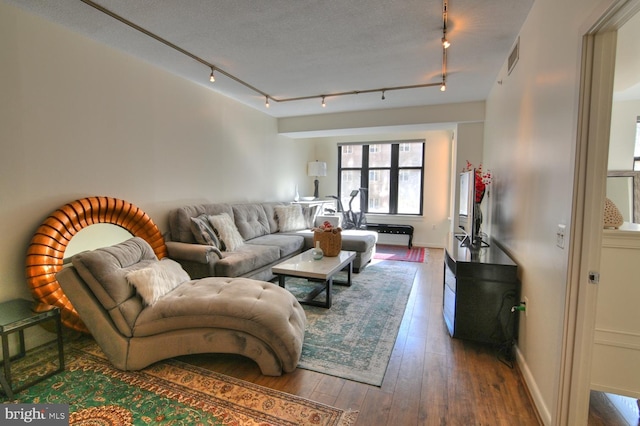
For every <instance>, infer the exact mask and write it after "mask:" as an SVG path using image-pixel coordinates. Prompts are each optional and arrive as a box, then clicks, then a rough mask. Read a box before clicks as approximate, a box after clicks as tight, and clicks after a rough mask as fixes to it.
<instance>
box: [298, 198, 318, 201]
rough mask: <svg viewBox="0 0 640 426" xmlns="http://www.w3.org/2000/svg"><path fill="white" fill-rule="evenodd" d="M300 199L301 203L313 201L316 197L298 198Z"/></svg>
mask: <svg viewBox="0 0 640 426" xmlns="http://www.w3.org/2000/svg"><path fill="white" fill-rule="evenodd" d="M300 199H301V200H302V201H313V200H315V199H316V197H300Z"/></svg>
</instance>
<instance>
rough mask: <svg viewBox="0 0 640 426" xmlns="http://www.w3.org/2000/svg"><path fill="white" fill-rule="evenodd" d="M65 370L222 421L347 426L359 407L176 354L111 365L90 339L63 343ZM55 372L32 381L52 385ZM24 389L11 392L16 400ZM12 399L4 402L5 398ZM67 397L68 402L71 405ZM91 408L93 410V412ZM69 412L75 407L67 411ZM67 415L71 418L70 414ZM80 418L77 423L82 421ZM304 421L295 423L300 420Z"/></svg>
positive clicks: (96, 409) (106, 407)
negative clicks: (125, 367) (141, 364)
mask: <svg viewBox="0 0 640 426" xmlns="http://www.w3.org/2000/svg"><path fill="white" fill-rule="evenodd" d="M65 363H66V369H65V372H62V373H59V374H65V373H68V372H74V371H85V372H86V371H90V372H94V373H97V374H102V375H104V376H107V377H111V378H114V379H117V380H118V381H120V382H122V383H125V384H127V385H129V386H132V387H137V388H140V389H142V390H145V391H148V392H151V393H153V394H155V395H158V396H161V397H165V398H168V399H171V400H174V401H177V402H179V403H181V404H184V405H186V406H189V407H191V408H193V409H196V410H200V411H201V412H205V413H209V414H210V415H212V416H214V417H215V418H216V419H217V420H220V421H221V422H222V423H223V424H225V425H227V424H228V425H256V426H257V425H260V426H265V425H274V426H293V425H299V424H310V425H311V424H312V425H327V426H351V425H353V424H354V423H355V420H356V419H357V415H358V412H357V411H352V410H343V409H340V408H336V407H332V406H329V405H326V404H322V403H319V402H315V401H313V400H310V399H307V398H303V397H300V396H297V395H292V394H288V393H285V392H282V391H278V390H275V389H271V388H268V387H264V386H260V385H257V384H254V383H251V382H247V381H244V380H241V379H237V378H234V377H230V376H227V375H224V374H221V373H217V372H215V371H211V370H207V369H205V368H202V367H198V366H195V365H191V364H188V363H185V362H183V361H180V360H176V359H168V360H165V361H161V362H158V363H155V364H153V365H151V366H149V367H147V368H145V369H143V370H139V371H122V370H118V369H116V368H115V367H113V366H112V365H111V363H110V362H109V361H108V360H107V359H106V358H105V356H104V354H103V353H102V351H101V350H100V348H99V347H98V346H97V344H96V343H95V341H93V340H87V341H85V342H81V343H77V342H73V343H71V344H67V345H66V347H65ZM56 376H57V375H55V376H53V377H50V378H49V379H46V380H45V381H43V382H41V383H40V384H38V385H35V386H46V385H47V384H50V386H53V387H55V386H56V383H57V380H56ZM28 392H29V389H27V390H25V391H22V392H20V393H19V394H17V395H16V399H15V401H18V402H20V401H21V397H22V398H24V397H25V394H27V393H28ZM7 402H11V401H5V403H7ZM72 404H73V402H71V404H70V405H72ZM114 408H116V409H117V408H118V406H114V405H109V401H105V404H104V406H102V407H86V408H82V407H79V409H78V410H75V413H77V416H76V418H78V420H82V421H86V420H87V419H86V418H83V417H84V416H85V415H93V414H98V412H100V410H101V409H102V410H103V411H104V410H106V411H109V410H113V409H114ZM92 411H94V412H92ZM71 412H72V414H73V413H74V410H71ZM71 418H74V416H73V415H72V416H71ZM82 421H80V423H82ZM301 421H302V422H303V423H300V422H301Z"/></svg>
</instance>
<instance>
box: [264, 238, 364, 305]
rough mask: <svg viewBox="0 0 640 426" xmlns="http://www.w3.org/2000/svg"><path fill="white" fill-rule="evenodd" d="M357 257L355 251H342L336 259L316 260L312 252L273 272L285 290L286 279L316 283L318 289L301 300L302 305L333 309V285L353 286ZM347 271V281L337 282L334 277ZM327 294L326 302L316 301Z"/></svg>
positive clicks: (281, 265) (275, 268) (296, 257)
mask: <svg viewBox="0 0 640 426" xmlns="http://www.w3.org/2000/svg"><path fill="white" fill-rule="evenodd" d="M355 257H356V252H354V251H341V252H340V254H338V256H335V257H327V256H325V257H323V258H322V259H320V260H314V259H313V257H312V256H311V250H307V251H305V252H304V253H300V254H299V255H297V256H294V257H292V258H290V259H287V260H285V261H284V262H281V263H279V264H277V265H276V266H274V267H273V268H272V271H273V273H274V274H276V275H278V284H279V285H280V287H282V288H285V280H286V277H298V278H306V279H307V281H309V282H314V283H316V284H317V285H316V287H315V288H314V289H313V291H311V292H310V293H309V294H308V295H307V296H306V297H305V298H304V299H302V300H299V302H300V303H304V304H307V305H314V306H320V307H323V308H330V307H331V289H332V287H333V284H338V285H346V286H350V285H351V274H352V273H353V259H355ZM345 268H346V269H347V281H335V280H334V279H333V276H334V275H335V274H337V273H338V272H340V271H342V270H343V269H345ZM323 291H324V292H325V300H324V302H320V301H316V300H314V299H315V297H316V296H318V295H319V294H320V293H322V292H323Z"/></svg>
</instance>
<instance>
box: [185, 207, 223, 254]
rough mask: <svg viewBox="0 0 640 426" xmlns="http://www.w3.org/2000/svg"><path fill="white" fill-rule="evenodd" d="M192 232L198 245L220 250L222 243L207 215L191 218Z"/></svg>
mask: <svg viewBox="0 0 640 426" xmlns="http://www.w3.org/2000/svg"><path fill="white" fill-rule="evenodd" d="M191 232H192V233H193V237H194V238H195V239H196V241H197V242H198V243H200V244H206V245H208V246H214V247H217V248H220V241H219V240H218V237H217V235H216V233H215V231H214V230H213V228H212V227H211V224H210V223H209V219H208V217H207V215H206V214H201V215H200V216H198V217H192V218H191Z"/></svg>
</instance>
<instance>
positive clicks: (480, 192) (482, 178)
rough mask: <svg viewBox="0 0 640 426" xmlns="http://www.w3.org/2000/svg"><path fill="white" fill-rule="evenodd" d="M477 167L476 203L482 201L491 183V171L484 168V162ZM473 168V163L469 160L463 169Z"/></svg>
mask: <svg viewBox="0 0 640 426" xmlns="http://www.w3.org/2000/svg"><path fill="white" fill-rule="evenodd" d="M475 169H476V176H475V185H476V203H481V202H482V199H483V198H484V193H485V191H486V189H487V185H489V184H490V183H491V172H490V171H486V172H484V171H483V170H482V163H480V165H479V166H478V167H476V168H475ZM471 170H473V164H471V163H470V162H469V161H468V160H467V167H465V168H464V170H462V171H463V172H468V171H471Z"/></svg>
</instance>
